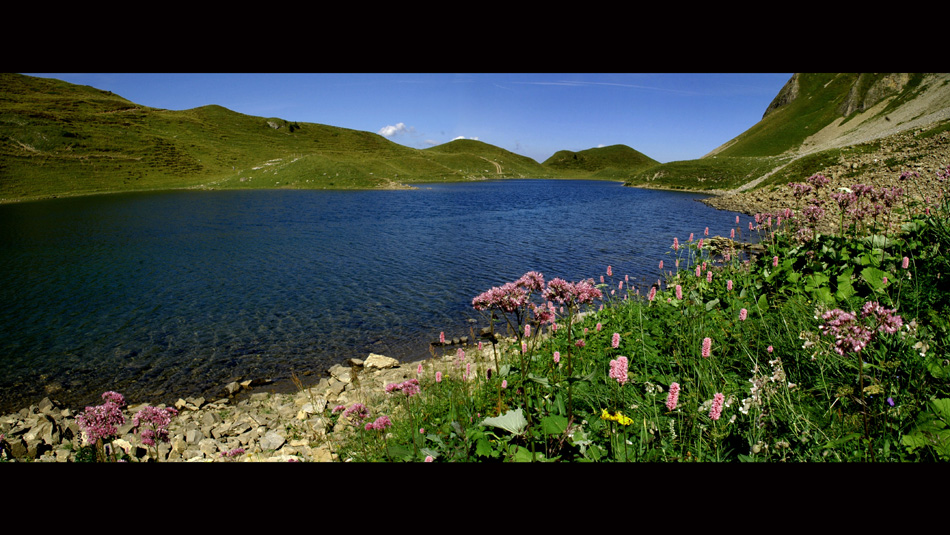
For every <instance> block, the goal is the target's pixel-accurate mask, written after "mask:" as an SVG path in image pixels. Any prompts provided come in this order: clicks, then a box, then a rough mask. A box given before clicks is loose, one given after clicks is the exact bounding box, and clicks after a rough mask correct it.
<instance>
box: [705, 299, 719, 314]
mask: <svg viewBox="0 0 950 535" xmlns="http://www.w3.org/2000/svg"><path fill="white" fill-rule="evenodd" d="M718 305H719V299H718V298H716V299H713V300H712V301H710V302H708V303H706V312H709V311H710V310H712V309H714V308H716V307H717V306H718Z"/></svg>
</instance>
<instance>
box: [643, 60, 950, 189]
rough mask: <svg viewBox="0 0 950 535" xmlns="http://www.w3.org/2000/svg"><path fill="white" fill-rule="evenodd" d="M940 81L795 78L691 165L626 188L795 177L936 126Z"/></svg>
mask: <svg viewBox="0 0 950 535" xmlns="http://www.w3.org/2000/svg"><path fill="white" fill-rule="evenodd" d="M948 83H950V76H948V75H945V74H939V75H936V76H933V77H929V76H927V75H925V74H923V73H909V74H900V73H801V74H796V75H794V76H793V77H792V79H790V80H789V82H788V84H786V86H785V87H784V88H783V89H782V91H781V92H780V93H779V94H778V95H776V97H775V99H774V100H773V102H772V104H771V105H770V106H769V107H768V109H767V110H764V112H765V113H764V114H763V117H762V119H761V120H760V121H759V122H758V123H756V124H755V125H752V126H751V127H750V128H749V129H748V130H746V131H745V132H743V133H742V134H740V135H739V136H737V137H736V138H734V139H732V140H730V141H728V142H727V143H725V144H723V145H722V146H721V147H719V148H717V149H715V150H714V151H712V152H711V153H710V154H707V155H706V156H704V157H702V158H700V159H697V160H689V161H680V162H669V163H666V164H661V165H657V166H653V167H649V168H645V169H643V170H641V171H640V172H638V173H637V174H635V175H634V176H633V177H631V178H630V179H629V180H627V182H626V183H627V184H628V185H634V186H646V187H661V188H672V189H693V190H731V189H737V188H746V187H750V186H752V185H757V186H770V185H775V184H784V183H786V182H788V181H790V180H800V179H801V178H802V177H806V176H810V175H811V174H814V173H816V172H820V171H821V170H822V169H825V168H827V167H828V166H829V165H830V164H832V163H836V162H838V161H839V160H840V159H841V158H842V151H851V150H852V149H854V150H856V151H858V152H861V151H870V150H874V148H875V147H874V144H875V142H876V141H877V140H880V139H882V138H884V137H886V136H887V135H892V134H895V133H898V132H901V131H906V130H909V129H912V128H919V127H924V128H933V127H934V125H935V124H936V125H938V128H940V127H939V124H940V123H942V122H946V117H947V116H948V115H950V113H948V112H950V85H948ZM941 117H943V119H941ZM914 157H915V156H913V155H908V156H907V158H908V159H910V158H914ZM895 163H897V162H895Z"/></svg>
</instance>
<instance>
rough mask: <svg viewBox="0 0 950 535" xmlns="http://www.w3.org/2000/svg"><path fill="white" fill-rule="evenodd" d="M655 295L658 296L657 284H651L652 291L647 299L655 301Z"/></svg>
mask: <svg viewBox="0 0 950 535" xmlns="http://www.w3.org/2000/svg"><path fill="white" fill-rule="evenodd" d="M655 297H656V286H651V287H650V293H648V294H647V300H649V301H653V299H654V298H655Z"/></svg>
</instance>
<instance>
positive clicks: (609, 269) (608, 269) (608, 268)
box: [607, 266, 614, 277]
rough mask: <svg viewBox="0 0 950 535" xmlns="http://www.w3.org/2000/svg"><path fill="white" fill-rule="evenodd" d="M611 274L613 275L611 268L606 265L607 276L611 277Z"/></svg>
mask: <svg viewBox="0 0 950 535" xmlns="http://www.w3.org/2000/svg"><path fill="white" fill-rule="evenodd" d="M613 275H614V271H613V269H611V268H610V266H607V276H608V277H613Z"/></svg>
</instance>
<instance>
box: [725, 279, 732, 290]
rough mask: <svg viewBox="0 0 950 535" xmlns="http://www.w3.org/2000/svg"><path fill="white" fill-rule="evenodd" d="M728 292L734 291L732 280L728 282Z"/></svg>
mask: <svg viewBox="0 0 950 535" xmlns="http://www.w3.org/2000/svg"><path fill="white" fill-rule="evenodd" d="M726 290H729V291H730V292H731V291H732V279H729V280H727V281H726Z"/></svg>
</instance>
